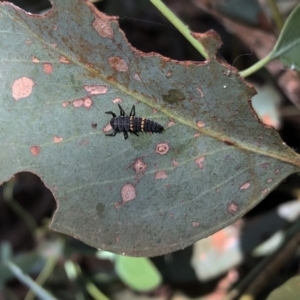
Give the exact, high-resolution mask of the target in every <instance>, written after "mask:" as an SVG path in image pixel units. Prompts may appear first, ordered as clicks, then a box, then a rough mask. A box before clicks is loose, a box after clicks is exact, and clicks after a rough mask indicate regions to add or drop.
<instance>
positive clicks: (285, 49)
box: [270, 4, 300, 71]
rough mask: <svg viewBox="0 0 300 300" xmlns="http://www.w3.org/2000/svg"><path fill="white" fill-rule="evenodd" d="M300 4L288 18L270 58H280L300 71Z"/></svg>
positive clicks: (290, 66) (288, 65)
mask: <svg viewBox="0 0 300 300" xmlns="http://www.w3.org/2000/svg"><path fill="white" fill-rule="evenodd" d="M299 28H300V4H298V5H297V6H296V7H295V8H294V10H293V11H292V12H291V14H290V15H289V17H288V19H287V20H286V22H285V24H284V26H283V28H282V30H281V32H280V36H279V38H278V40H277V43H276V45H275V47H274V49H273V51H272V53H271V57H270V59H275V58H279V59H280V60H281V61H282V62H283V63H284V64H285V65H286V66H287V67H289V68H292V69H296V70H298V71H300V31H299Z"/></svg>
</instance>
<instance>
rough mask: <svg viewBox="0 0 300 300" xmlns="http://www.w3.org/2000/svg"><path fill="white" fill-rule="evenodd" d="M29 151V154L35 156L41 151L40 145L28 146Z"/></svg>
mask: <svg viewBox="0 0 300 300" xmlns="http://www.w3.org/2000/svg"><path fill="white" fill-rule="evenodd" d="M30 152H31V154H32V155H33V156H37V155H39V153H40V152H41V147H39V146H32V147H30Z"/></svg>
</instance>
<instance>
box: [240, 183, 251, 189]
mask: <svg viewBox="0 0 300 300" xmlns="http://www.w3.org/2000/svg"><path fill="white" fill-rule="evenodd" d="M249 187H250V182H245V183H244V184H242V185H241V186H240V190H247V189H248V188H249Z"/></svg>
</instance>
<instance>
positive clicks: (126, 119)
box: [105, 104, 164, 140]
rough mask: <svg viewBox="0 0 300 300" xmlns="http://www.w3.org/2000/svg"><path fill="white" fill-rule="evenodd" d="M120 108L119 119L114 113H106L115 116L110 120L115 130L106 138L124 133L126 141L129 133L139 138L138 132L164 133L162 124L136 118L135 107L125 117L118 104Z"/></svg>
mask: <svg viewBox="0 0 300 300" xmlns="http://www.w3.org/2000/svg"><path fill="white" fill-rule="evenodd" d="M118 106H119V108H120V116H119V117H117V116H116V114H114V113H113V112H112V111H106V112H105V113H106V114H110V115H112V116H113V117H112V119H111V120H110V125H111V127H112V129H113V130H114V132H113V133H110V134H106V136H115V135H116V134H117V133H120V132H123V133H124V138H125V140H126V139H127V138H128V132H129V133H133V134H135V135H136V136H139V135H138V132H150V133H161V132H163V131H164V128H163V127H162V126H161V125H160V124H158V123H156V122H154V121H151V120H148V119H146V118H138V117H136V116H135V106H134V105H133V106H132V109H131V112H130V114H129V116H126V115H125V111H124V110H123V108H122V107H121V105H120V104H118Z"/></svg>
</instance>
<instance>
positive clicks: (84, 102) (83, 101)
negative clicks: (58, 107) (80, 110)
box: [72, 97, 93, 108]
mask: <svg viewBox="0 0 300 300" xmlns="http://www.w3.org/2000/svg"><path fill="white" fill-rule="evenodd" d="M72 104H73V106H74V107H81V106H83V107H85V108H90V107H91V106H92V105H93V100H92V99H91V98H90V97H84V98H80V99H76V100H74V101H73V102H72Z"/></svg>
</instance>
